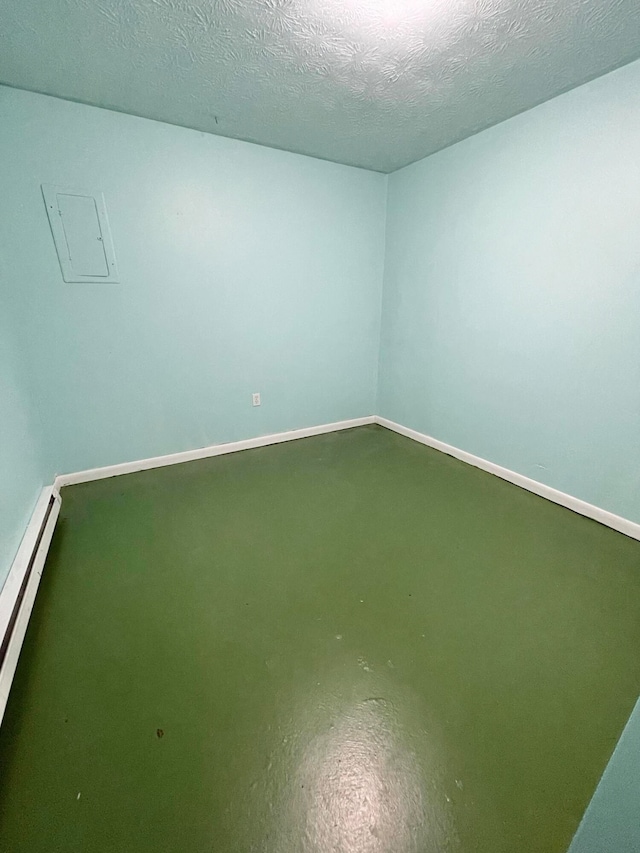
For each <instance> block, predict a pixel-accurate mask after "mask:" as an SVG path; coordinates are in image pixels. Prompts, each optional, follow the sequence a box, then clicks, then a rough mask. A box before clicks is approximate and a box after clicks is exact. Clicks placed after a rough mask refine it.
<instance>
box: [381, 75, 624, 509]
mask: <svg viewBox="0 0 640 853" xmlns="http://www.w3.org/2000/svg"><path fill="white" fill-rule="evenodd" d="M639 318H640V63H635V64H633V65H629V66H627V67H625V68H623V69H621V70H619V71H616V72H614V73H612V74H609V75H607V76H606V77H602V78H600V79H598V80H596V81H594V82H592V83H589V84H588V85H586V86H583V87H581V88H579V89H575V90H574V91H572V92H570V93H568V94H566V95H563V96H562V97H559V98H556V99H555V100H553V101H550V102H548V103H546V104H543V105H542V106H540V107H537V108H536V109H534V110H531V111H530V112H527V113H524V114H522V115H520V116H518V117H516V118H514V119H511V120H509V121H507V122H505V123H503V124H501V125H498V126H496V127H494V128H491V129H490V130H487V131H485V132H484V133H481V134H479V135H478V136H475V137H472V138H470V139H467V140H465V141H464V142H461V143H459V144H458V145H455V146H453V147H451V148H449V149H447V150H445V151H442V152H440V153H439V154H436V155H434V156H432V157H429V158H427V159H426V160H422V161H420V162H418V163H416V164H414V165H412V166H408V167H407V168H405V169H402V170H401V171H399V172H395V173H394V174H393V175H391V176H390V178H389V200H388V226H387V253H386V269H385V290H384V298H383V328H382V345H381V356H380V385H379V405H378V410H379V413H380V414H382V415H384V416H386V417H388V418H391V419H392V420H395V421H399V422H400V423H402V424H405V425H406V426H409V427H413V428H414V429H417V430H419V431H421V432H424V433H427V434H429V435H431V436H434V437H436V438H438V439H440V440H442V441H445V442H448V443H449V444H453V445H455V446H457V447H459V448H462V449H464V450H466V451H469V452H471V453H474V454H476V455H478V456H481V457H484V458H485V459H489V460H491V461H493V462H496V463H498V464H500V465H503V466H505V467H507V468H510V469H513V470H514V471H518V472H519V473H521V474H525V475H527V476H529V477H532V478H534V479H535V480H539V481H541V482H543V483H546V484H548V485H550V486H553V487H555V488H557V489H560V490H562V491H564V492H567V493H569V494H570V495H574V496H576V497H579V498H582V499H583V500H586V501H589V502H591V503H594V504H596V505H598V506H600V507H604V508H605V509H608V510H610V511H612V512H615V513H618V514H620V515H623V516H625V517H627V518H630V519H632V520H634V521H640V440H639V433H638V424H639V423H640V322H639Z"/></svg>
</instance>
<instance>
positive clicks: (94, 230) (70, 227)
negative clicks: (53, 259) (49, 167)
mask: <svg viewBox="0 0 640 853" xmlns="http://www.w3.org/2000/svg"><path fill="white" fill-rule="evenodd" d="M42 195H43V196H44V203H45V206H46V208H47V215H48V216H49V224H50V225H51V233H52V234H53V241H54V243H55V245H56V252H57V253H58V260H59V261H60V269H61V270H62V277H63V279H64V280H65V281H69V282H94V283H98V284H106V283H113V282H118V281H119V279H118V270H117V267H116V256H115V252H114V250H113V241H112V239H111V231H110V230H109V220H108V218H107V209H106V207H105V203H104V196H103V195H102V193H101V192H100V190H97V191H92V190H91V191H90V190H72V189H65V188H64V187H57V186H53V185H52V184H43V185H42Z"/></svg>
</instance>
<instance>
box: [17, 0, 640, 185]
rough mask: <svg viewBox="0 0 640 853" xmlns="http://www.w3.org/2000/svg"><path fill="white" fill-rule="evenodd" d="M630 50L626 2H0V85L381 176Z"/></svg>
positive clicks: (638, 39)
mask: <svg viewBox="0 0 640 853" xmlns="http://www.w3.org/2000/svg"><path fill="white" fill-rule="evenodd" d="M639 55H640V4H639V3H638V0H502V2H501V0H20V2H9V0H5V2H4V3H3V4H0V82H3V83H6V84H9V85H12V86H18V87H22V88H25V89H33V90H35V91H39V92H44V93H47V94H51V95H57V96H59V97H63V98H69V99H72V100H78V101H82V102H85V103H90V104H95V105H96V106H101V107H108V108H111V109H116V110H120V111H122V112H127V113H133V114H136V115H141V116H146V117H148V118H154V119H159V120H162V121H166V122H170V123H173V124H179V125H185V126H187V127H192V128H196V129H199V130H204V131H209V132H212V133H217V134H222V135H224V136H232V137H237V138H240V139H247V140H251V141H254V142H259V143H261V144H264V145H270V146H274V147H277V148H284V149H288V150H291V151H297V152H300V153H303V154H311V155H314V156H317V157H323V158H326V159H328V160H335V161H338V162H341V163H347V164H351V165H357V166H362V167H365V168H369V169H375V170H378V171H382V172H389V171H393V170H395V169H397V168H399V167H401V166H404V165H406V164H407V163H410V162H412V161H414V160H417V159H420V158H421V157H425V156H426V155H428V154H431V153H433V152H434V151H437V150H438V149H440V148H443V147H445V146H447V145H450V144H452V143H453V142H456V141H458V140H460V139H463V138H464V137H466V136H469V135H470V134H472V133H475V132H477V131H478V130H482V129H483V128H485V127H488V126H490V125H492V124H496V123H497V122H499V121H502V120H504V119H506V118H508V117H510V116H512V115H514V114H516V113H518V112H521V111H522V110H525V109H527V108H529V107H532V106H534V105H535V104H537V103H540V102H541V101H544V100H547V99H548V98H551V97H553V96H554V95H557V94H559V93H560V92H562V91H565V90H567V89H569V88H572V87H573V86H576V85H579V84H580V83H583V82H585V81H586V80H589V79H591V78H593V77H596V76H598V75H600V74H603V73H605V72H607V71H609V70H611V69H613V68H616V67H618V66H620V65H622V64H624V63H626V62H629V61H631V60H633V59H636V58H638V56H639Z"/></svg>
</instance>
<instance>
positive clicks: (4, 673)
mask: <svg viewBox="0 0 640 853" xmlns="http://www.w3.org/2000/svg"><path fill="white" fill-rule="evenodd" d="M60 504H61V500H60V495H59V493H58V491H57V490H56V489H54V488H51V487H48V488H46V489H43V490H42V493H41V495H40V498H39V499H38V502H37V504H36V508H35V510H34V511H33V515H32V516H31V521H30V522H29V526H28V528H27V530H26V533H25V534H24V537H23V539H22V542H21V544H20V548H19V549H18V553H17V555H16V558H15V560H14V561H13V564H12V566H11V569H10V571H9V574H8V575H7V579H6V581H5V583H4V586H3V587H2V591H1V592H0V724H1V723H2V719H3V717H4V712H5V708H6V706H7V700H8V698H9V690H10V689H11V683H12V681H13V676H14V675H15V671H16V667H17V665H18V657H19V656H20V650H21V649H22V643H23V640H24V636H25V633H26V630H27V625H28V623H29V617H30V616H31V611H32V609H33V603H34V601H35V598H36V593H37V591H38V586H39V584H40V578H41V577H42V572H43V570H44V563H45V560H46V557H47V552H48V550H49V545H50V543H51V537H52V536H53V530H54V528H55V526H56V521H57V519H58V514H59V512H60Z"/></svg>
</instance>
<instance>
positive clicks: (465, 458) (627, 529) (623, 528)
mask: <svg viewBox="0 0 640 853" xmlns="http://www.w3.org/2000/svg"><path fill="white" fill-rule="evenodd" d="M375 421H376V423H377V424H380V426H383V427H386V428H387V429H390V430H393V431H394V432H397V433H399V434H400V435H404V436H406V437H407V438H412V439H413V440H414V441H419V442H420V444H426V445H427V447H433V448H434V449H435V450H440V451H442V453H447V454H448V455H449V456H454V457H455V458H456V459H460V460H461V461H462V462H467V463H468V464H469V465H473V466H474V467H475V468H481V469H482V470H483V471H488V472H489V474H495V475H496V477H501V478H502V479H503V480H507V481H508V482H509V483H514V484H515V485H516V486H520V488H521V489H526V490H527V491H528V492H533V493H534V495H539V496H540V497H541V498H546V499H547V500H548V501H553V503H556V504H560V506H563V507H566V508H567V509H570V510H573V512H577V513H578V514H579V515H584V516H586V517H587V518H592V519H593V520H594V521H599V522H600V524H605V525H606V526H607V527H612V528H613V529H614V530H617V531H619V532H620V533H624V534H625V535H626V536H630V537H631V538H632V539H638V540H640V524H636V523H635V522H634V521H629V519H628V518H622V516H620V515H615V514H614V513H612V512H608V511H607V510H606V509H600V507H597V506H594V505H593V504H590V503H587V502H586V501H582V500H580V498H574V497H573V496H572V495H567V494H565V493H564V492H560V491H558V489H554V488H552V487H551V486H545V485H544V483H539V482H538V481H537V480H532V479H531V478H530V477H525V476H524V474H518V473H516V472H515V471H510V470H509V469H508V468H503V467H502V466H501V465H496V464H495V462H489V461H488V460H487V459H482V458H481V457H480V456H474V455H473V453H467V451H466V450H460V449H459V448H457V447H453V446H452V445H451V444H445V443H444V442H443V441H439V440H438V439H437V438H432V437H431V436H430V435H425V434H424V433H421V432H417V431H416V430H414V429H409V427H405V426H402V425H401V424H397V423H394V421H390V420H388V419H387V418H381V417H376V419H375Z"/></svg>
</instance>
